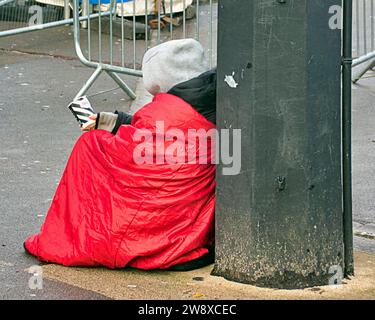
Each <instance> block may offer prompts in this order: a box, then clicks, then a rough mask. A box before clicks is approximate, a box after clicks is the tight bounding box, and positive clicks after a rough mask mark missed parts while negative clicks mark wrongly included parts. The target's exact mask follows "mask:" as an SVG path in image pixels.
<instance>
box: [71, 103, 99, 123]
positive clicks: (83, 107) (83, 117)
mask: <svg viewBox="0 0 375 320" xmlns="http://www.w3.org/2000/svg"><path fill="white" fill-rule="evenodd" d="M68 109H69V110H70V111H71V112H72V113H73V115H74V117H75V118H76V120H77V121H78V123H79V125H80V126H81V127H82V126H83V125H85V124H86V123H88V122H90V121H94V120H91V119H90V118H89V116H91V115H93V114H95V111H94V109H93V108H92V106H91V104H90V101H89V100H88V99H87V97H86V96H83V97H79V98H78V99H76V100H74V101H73V102H72V103H70V104H69V106H68ZM87 125H89V124H86V126H87Z"/></svg>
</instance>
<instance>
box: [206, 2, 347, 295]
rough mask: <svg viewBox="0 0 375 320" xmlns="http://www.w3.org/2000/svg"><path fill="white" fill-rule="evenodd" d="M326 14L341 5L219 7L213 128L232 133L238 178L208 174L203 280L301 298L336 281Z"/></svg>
mask: <svg viewBox="0 0 375 320" xmlns="http://www.w3.org/2000/svg"><path fill="white" fill-rule="evenodd" d="M333 5H341V1H340V0H298V1H292V0H267V1H265V0H252V1H242V0H221V1H219V31H218V120H217V121H218V129H228V128H234V129H241V130H242V152H241V157H242V169H241V173H240V174H239V175H237V176H230V175H223V171H222V169H223V166H218V173H217V214H216V264H215V269H214V271H213V274H214V275H219V276H223V277H225V278H227V279H230V280H235V281H239V282H244V283H251V284H255V285H258V286H267V287H277V288H301V287H308V286H314V285H328V284H329V283H330V279H332V277H333V276H334V275H333V274H332V273H331V272H332V270H336V271H337V270H339V269H342V270H345V265H344V252H345V250H344V236H343V234H344V228H343V226H344V220H343V187H342V153H341V147H342V145H341V129H342V127H341V113H340V108H341V63H342V46H341V31H340V30H332V29H330V28H329V23H328V22H329V19H330V17H331V15H330V13H329V9H330V7H331V6H333ZM228 77H229V78H230V77H233V80H234V82H230V81H224V79H225V78H226V79H227V80H228ZM233 84H235V85H233ZM235 156H236V155H235ZM346 258H348V257H346Z"/></svg>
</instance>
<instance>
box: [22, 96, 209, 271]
mask: <svg viewBox="0 0 375 320" xmlns="http://www.w3.org/2000/svg"><path fill="white" fill-rule="evenodd" d="M156 121H164V127H165V128H164V129H165V131H167V130H168V129H171V128H178V129H180V130H182V131H183V132H184V133H185V136H186V140H185V143H186V146H187V145H188V143H187V140H188V138H187V133H188V130H189V129H197V130H198V129H204V130H206V131H208V130H210V129H214V128H215V125H214V124H213V123H211V122H210V121H208V120H206V118H205V117H203V116H202V115H201V114H200V113H198V112H197V111H196V110H195V109H194V108H193V107H191V105H189V104H188V103H186V102H185V101H184V100H182V99H180V98H178V97H176V96H174V95H171V94H167V93H161V94H158V95H156V96H155V97H154V99H153V102H151V103H150V104H148V105H146V106H145V107H143V108H142V109H141V110H139V111H138V112H137V113H136V114H135V115H134V117H133V120H132V124H131V125H123V126H121V127H120V129H119V130H118V132H117V134H116V135H113V134H111V133H109V132H107V131H103V130H94V131H91V132H89V133H85V134H83V135H82V136H81V137H80V138H79V139H78V141H77V143H76V145H75V146H74V148H73V151H72V153H71V155H70V158H69V161H68V163H67V166H66V168H65V171H64V174H63V176H62V179H61V182H60V184H59V186H58V188H57V191H56V194H55V196H54V199H53V201H52V204H51V207H50V209H49V211H48V215H47V217H46V220H45V222H44V224H43V226H42V228H41V230H40V233H39V234H37V235H33V236H31V237H30V238H28V239H27V241H26V242H25V248H26V249H27V250H28V251H29V252H30V253H31V254H33V255H35V256H37V257H38V258H39V259H40V260H42V261H45V262H53V263H58V264H62V265H65V266H100V265H102V266H106V267H109V268H123V267H125V266H131V267H135V268H140V269H157V268H160V269H166V268H169V267H171V266H173V265H176V264H180V263H184V262H188V261H191V260H194V259H197V258H200V257H202V256H203V255H205V254H206V253H207V252H208V249H207V247H208V246H210V245H211V244H212V243H213V242H214V209H215V165H214V164H210V163H211V150H210V148H211V146H210V144H209V145H208V148H207V159H208V164H187V163H177V164H168V163H163V164H137V163H136V162H135V161H134V158H133V152H134V149H135V148H136V147H137V146H139V144H140V142H136V141H133V135H134V134H135V132H136V130H137V129H142V130H144V129H146V130H149V131H151V132H152V133H153V136H154V137H155V136H156V133H157V132H156ZM155 140H156V139H153V141H154V142H151V143H153V144H155ZM171 143H172V142H171V141H169V142H168V141H167V142H165V144H164V149H163V150H160V149H157V148H155V145H153V147H154V150H155V152H162V153H164V151H165V150H166V149H167V147H168V146H169V145H170V144H171ZM198 151H199V148H197V154H198ZM154 157H155V155H154Z"/></svg>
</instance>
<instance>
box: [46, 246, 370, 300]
mask: <svg viewBox="0 0 375 320" xmlns="http://www.w3.org/2000/svg"><path fill="white" fill-rule="evenodd" d="M355 261H356V276H355V277H354V278H353V279H352V280H346V279H345V280H344V281H343V284H342V286H339V287H337V286H328V285H327V286H325V287H316V288H309V289H304V290H275V289H265V288H257V287H254V286H250V285H246V284H240V283H234V282H230V281H227V280H225V279H223V278H219V277H214V276H211V275H210V272H211V270H212V266H208V267H206V268H203V269H199V270H195V271H189V272H167V271H140V270H134V269H125V270H107V269H103V268H97V269H85V268H65V267H61V266H57V265H45V266H43V272H44V275H45V277H46V278H47V279H54V280H58V281H61V282H64V283H68V284H74V285H76V286H79V287H81V288H84V289H87V290H90V291H94V292H97V293H99V294H102V295H104V296H107V297H110V298H112V299H139V300H146V299H151V300H168V299H177V300H189V299H190V300H206V299H210V300H212V299H213V300H215V299H217V300H223V299H225V300H227V299H229V300H239V299H240V300H242V299H245V300H247V299H249V300H264V299H271V300H273V299H277V300H285V299H292V300H306V299H307V300H310V299H311V300H326V299H337V300H339V299H343V300H345V299H370V300H375V255H371V254H367V253H362V252H357V253H356V254H355ZM194 279H197V280H199V281H197V280H194Z"/></svg>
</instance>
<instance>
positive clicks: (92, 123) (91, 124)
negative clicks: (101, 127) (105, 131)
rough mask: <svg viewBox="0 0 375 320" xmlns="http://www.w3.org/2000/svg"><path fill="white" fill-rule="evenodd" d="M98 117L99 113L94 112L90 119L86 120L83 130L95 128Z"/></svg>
mask: <svg viewBox="0 0 375 320" xmlns="http://www.w3.org/2000/svg"><path fill="white" fill-rule="evenodd" d="M97 118H98V115H97V114H92V115H91V116H89V119H90V121H88V122H86V123H85V124H84V125H83V126H82V127H81V131H82V132H88V131H91V130H94V129H95V124H96V119H97Z"/></svg>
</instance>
